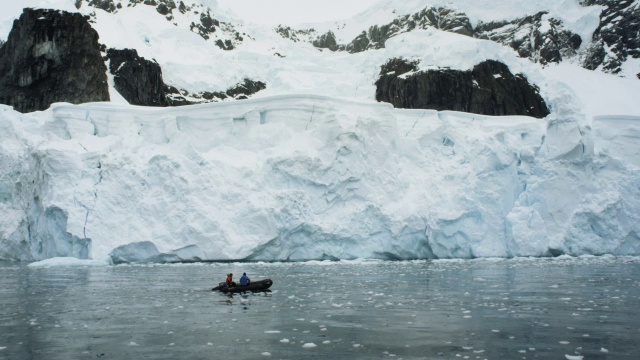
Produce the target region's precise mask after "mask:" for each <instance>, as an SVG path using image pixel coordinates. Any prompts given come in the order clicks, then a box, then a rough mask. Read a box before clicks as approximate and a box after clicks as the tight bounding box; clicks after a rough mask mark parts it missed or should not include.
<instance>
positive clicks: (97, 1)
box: [76, 0, 117, 13]
mask: <svg viewBox="0 0 640 360" xmlns="http://www.w3.org/2000/svg"><path fill="white" fill-rule="evenodd" d="M89 6H93V7H94V8H97V9H102V10H104V11H106V12H110V13H112V12H115V11H116V9H117V8H116V4H114V3H113V0H89ZM76 7H77V8H78V9H79V8H80V7H79V6H78V2H76Z"/></svg>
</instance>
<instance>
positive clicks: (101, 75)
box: [0, 8, 109, 112]
mask: <svg viewBox="0 0 640 360" xmlns="http://www.w3.org/2000/svg"><path fill="white" fill-rule="evenodd" d="M106 70H107V69H106V66H105V65H104V61H103V60H102V57H101V55H100V45H99V43H98V33H97V32H96V31H95V30H94V29H92V28H91V26H90V25H89V23H88V21H87V19H86V18H84V17H83V16H82V15H80V14H77V13H68V12H64V11H56V10H43V9H38V10H34V9H29V8H26V9H24V11H23V13H22V15H21V16H20V18H19V19H18V20H16V21H14V23H13V28H12V30H11V33H10V34H9V37H8V39H7V42H6V44H4V45H3V46H2V47H1V48H0V103H3V104H8V105H11V106H13V107H14V108H15V109H16V110H18V111H21V112H30V111H35V110H44V109H46V108H48V107H49V105H51V104H52V103H54V102H70V103H74V104H79V103H84V102H92V101H109V89H108V86H107V76H106Z"/></svg>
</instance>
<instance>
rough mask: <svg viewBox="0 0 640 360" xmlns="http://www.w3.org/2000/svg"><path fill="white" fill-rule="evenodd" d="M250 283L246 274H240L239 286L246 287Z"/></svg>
mask: <svg viewBox="0 0 640 360" xmlns="http://www.w3.org/2000/svg"><path fill="white" fill-rule="evenodd" d="M250 282H251V280H249V277H248V276H247V273H242V277H241V278H240V286H247V285H249V283H250Z"/></svg>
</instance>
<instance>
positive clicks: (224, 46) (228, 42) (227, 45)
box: [216, 39, 235, 51]
mask: <svg viewBox="0 0 640 360" xmlns="http://www.w3.org/2000/svg"><path fill="white" fill-rule="evenodd" d="M216 46H217V47H219V48H220V49H222V50H227V51H229V50H233V49H235V47H234V46H233V43H232V42H231V40H225V41H224V42H223V41H222V40H220V39H218V40H216Z"/></svg>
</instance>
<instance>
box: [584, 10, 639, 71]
mask: <svg viewBox="0 0 640 360" xmlns="http://www.w3.org/2000/svg"><path fill="white" fill-rule="evenodd" d="M581 3H582V4H583V5H585V6H591V5H601V6H604V7H605V8H604V10H603V11H602V13H601V14H600V24H599V25H598V28H597V29H596V31H595V32H594V33H593V44H594V45H593V48H590V49H589V52H588V53H587V54H586V56H585V58H584V60H583V66H584V67H585V68H587V69H596V68H598V67H599V66H601V65H602V69H603V70H604V71H606V72H610V73H613V74H617V73H619V72H620V71H621V68H620V67H621V66H622V64H623V63H624V62H625V61H626V60H627V58H628V57H632V58H635V59H637V58H640V36H639V34H640V2H638V1H633V0H583V1H582V2H581ZM605 46H606V48H607V49H605ZM598 47H599V48H598ZM607 50H608V51H607Z"/></svg>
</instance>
